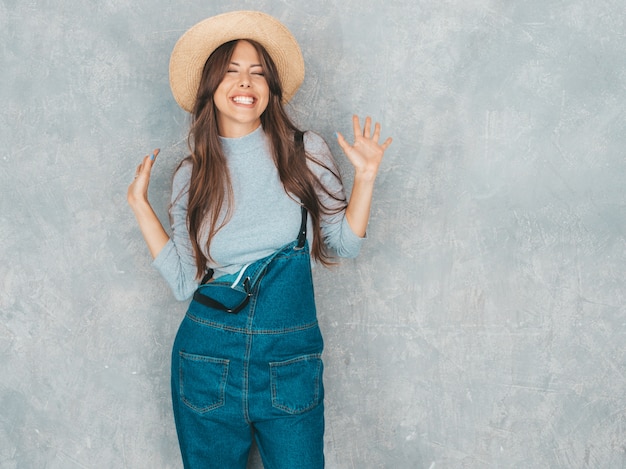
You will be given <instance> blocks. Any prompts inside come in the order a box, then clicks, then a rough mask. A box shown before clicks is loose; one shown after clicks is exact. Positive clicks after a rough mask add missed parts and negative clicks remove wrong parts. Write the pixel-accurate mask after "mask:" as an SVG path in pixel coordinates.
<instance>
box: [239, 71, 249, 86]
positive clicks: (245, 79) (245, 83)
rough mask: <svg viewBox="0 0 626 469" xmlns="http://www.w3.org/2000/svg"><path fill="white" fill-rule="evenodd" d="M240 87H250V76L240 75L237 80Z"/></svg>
mask: <svg viewBox="0 0 626 469" xmlns="http://www.w3.org/2000/svg"><path fill="white" fill-rule="evenodd" d="M239 87H240V88H250V78H249V77H248V75H246V74H242V75H241V79H240V80H239Z"/></svg>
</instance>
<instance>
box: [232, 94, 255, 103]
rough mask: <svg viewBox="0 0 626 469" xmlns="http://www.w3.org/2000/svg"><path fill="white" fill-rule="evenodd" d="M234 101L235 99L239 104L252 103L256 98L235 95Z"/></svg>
mask: <svg viewBox="0 0 626 469" xmlns="http://www.w3.org/2000/svg"><path fill="white" fill-rule="evenodd" d="M233 101H235V102H236V103H238V104H252V103H254V99H253V98H251V97H249V96H235V97H234V98H233Z"/></svg>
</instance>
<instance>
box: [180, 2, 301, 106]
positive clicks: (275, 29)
mask: <svg viewBox="0 0 626 469" xmlns="http://www.w3.org/2000/svg"><path fill="white" fill-rule="evenodd" d="M237 39H251V40H253V41H256V42H258V43H259V44H261V45H262V46H263V47H264V48H265V50H267V52H268V54H269V55H270V56H271V57H272V60H273V61H274V63H275V64H276V68H277V70H278V76H279V79H280V83H281V86H282V89H283V102H287V101H289V100H290V99H291V98H292V97H293V96H294V95H295V94H296V91H298V88H299V87H300V85H301V84H302V81H303V80H304V59H303V57H302V52H301V50H300V46H299V45H298V42H297V41H296V39H295V37H294V36H293V35H292V34H291V32H289V30H288V29H287V28H286V27H285V26H284V25H283V24H282V23H281V22H280V21H278V20H277V19H276V18H274V17H272V16H270V15H268V14H265V13H262V12H259V11H234V12H230V13H224V14H221V15H217V16H212V17H210V18H207V19H205V20H203V21H201V22H199V23H197V24H196V25H194V26H192V27H191V28H190V29H189V30H187V32H185V34H183V35H182V36H181V37H180V39H179V40H178V41H177V42H176V45H175V46H174V49H173V51H172V55H171V57H170V66H169V73H170V88H171V89H172V94H173V95H174V99H175V100H176V102H177V103H178V105H179V106H180V107H182V108H183V109H184V110H185V111H188V112H191V110H192V109H193V106H194V103H195V100H196V95H197V93H198V86H199V85H200V78H201V76H202V70H203V68H204V64H205V63H206V61H207V59H208V58H209V56H210V55H211V54H212V53H213V51H214V50H215V49H217V48H218V47H219V46H221V45H222V44H224V43H226V42H229V41H234V40H237Z"/></svg>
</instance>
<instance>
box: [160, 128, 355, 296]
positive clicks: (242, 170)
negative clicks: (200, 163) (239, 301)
mask: <svg viewBox="0 0 626 469" xmlns="http://www.w3.org/2000/svg"><path fill="white" fill-rule="evenodd" d="M221 143H222V148H223V149H224V153H225V155H226V158H227V160H228V166H229V171H230V175H231V179H232V184H233V191H234V201H233V202H234V210H233V215H232V218H231V219H230V220H229V221H228V223H227V224H226V225H225V226H224V227H223V228H222V229H221V230H219V231H218V232H217V233H216V234H215V236H214V237H213V240H212V241H211V257H212V258H213V259H214V262H213V263H211V264H209V265H208V267H211V268H213V269H214V270H215V276H216V277H219V276H220V275H225V274H233V273H236V272H238V271H239V270H241V269H242V268H243V267H244V266H245V265H247V264H249V263H251V262H254V261H256V260H258V259H262V258H264V257H266V256H268V255H269V254H271V253H272V252H274V251H276V250H277V249H280V248H281V247H282V246H284V245H285V244H288V243H289V242H291V241H293V240H294V239H296V236H297V234H298V229H299V227H300V221H301V214H300V204H299V202H298V201H297V200H296V198H295V196H290V195H289V194H287V192H286V191H285V189H284V187H283V185H282V183H281V181H280V178H279V176H278V170H277V168H276V165H275V164H274V160H273V158H272V156H271V153H270V143H269V139H268V137H267V136H266V135H265V133H264V132H263V129H262V127H260V126H259V128H258V129H257V130H255V131H254V132H252V133H251V134H249V135H246V136H244V137H241V138H233V139H231V138H221ZM304 147H305V151H306V152H307V154H309V155H311V156H312V157H313V158H315V159H316V160H318V161H320V162H322V163H323V164H325V165H326V166H328V167H331V168H333V167H334V161H333V158H332V155H331V153H330V149H329V148H328V145H327V144H326V142H325V141H324V140H323V139H322V138H321V137H320V136H319V135H317V134H315V133H313V132H306V133H305V134H304ZM308 164H309V167H310V168H311V170H312V171H313V172H314V173H315V174H316V175H317V177H318V178H319V179H320V181H321V182H322V184H324V186H325V187H326V188H327V189H329V190H330V192H331V193H333V194H337V195H341V196H343V194H344V189H343V186H342V185H341V183H340V181H339V180H338V179H337V178H336V177H335V176H333V175H332V174H331V173H330V172H329V171H328V170H326V169H325V168H324V167H323V166H320V165H319V164H316V163H314V162H311V161H309V162H308ZM190 178H191V163H190V162H185V163H184V164H183V165H182V166H181V167H180V168H179V170H178V171H177V172H176V174H175V175H174V180H173V183H172V204H171V207H170V220H171V232H172V234H171V237H170V240H169V241H168V242H167V244H166V245H165V247H164V248H163V249H162V250H161V252H160V253H159V254H158V256H157V257H156V258H155V260H154V263H153V265H154V267H155V268H156V269H157V270H158V271H159V272H160V273H161V275H162V276H163V277H164V278H165V280H166V281H167V283H168V284H169V286H170V288H171V289H172V291H173V293H174V296H175V297H176V298H177V299H178V300H181V301H182V300H185V299H187V298H189V297H190V296H191V295H192V294H193V292H194V291H195V290H196V288H197V286H198V283H199V282H198V279H197V278H196V263H195V258H194V254H193V248H192V246H191V242H190V239H189V231H188V229H187V202H188V192H189V181H190ZM318 197H319V198H320V200H321V201H322V203H323V204H324V205H326V206H328V207H337V206H338V205H339V204H341V202H337V201H336V200H334V199H333V198H332V197H329V196H328V194H326V193H325V192H323V191H321V192H320V193H319V194H318ZM308 236H309V242H310V241H311V236H312V234H311V229H310V226H309V230H308ZM322 236H323V238H324V243H325V244H326V245H327V246H328V247H330V248H331V249H332V250H333V251H334V252H335V253H336V254H337V255H338V256H339V257H355V256H356V255H357V254H358V253H359V250H360V248H361V244H362V242H363V238H360V237H358V236H357V235H355V234H354V232H353V231H352V230H351V229H350V226H349V225H348V222H347V220H346V218H345V210H342V211H340V212H338V213H337V214H333V215H328V216H325V217H324V218H323V220H322ZM206 240H207V234H205V235H204V236H200V240H199V241H200V243H201V245H205V244H206ZM205 255H206V253H205Z"/></svg>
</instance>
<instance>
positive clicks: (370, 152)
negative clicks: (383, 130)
mask: <svg viewBox="0 0 626 469" xmlns="http://www.w3.org/2000/svg"><path fill="white" fill-rule="evenodd" d="M352 127H353V129H354V144H352V145H350V144H349V143H348V142H347V141H346V139H345V138H344V137H343V135H341V134H340V133H339V132H337V142H338V143H339V146H340V147H341V149H342V150H343V152H344V153H345V154H346V157H347V158H348V160H350V163H352V166H354V170H355V177H359V178H364V179H371V180H373V179H375V178H376V174H377V173H378V167H379V166H380V163H381V161H382V159H383V155H384V153H385V150H386V149H387V147H389V145H391V137H389V138H387V140H385V141H384V142H383V143H382V144H381V143H378V140H379V139H380V124H379V123H378V122H376V124H375V125H374V133H373V134H372V119H371V118H370V117H369V116H368V117H366V118H365V125H364V126H363V130H362V131H361V123H360V122H359V116H356V115H354V116H352Z"/></svg>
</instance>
